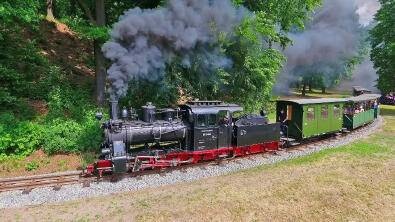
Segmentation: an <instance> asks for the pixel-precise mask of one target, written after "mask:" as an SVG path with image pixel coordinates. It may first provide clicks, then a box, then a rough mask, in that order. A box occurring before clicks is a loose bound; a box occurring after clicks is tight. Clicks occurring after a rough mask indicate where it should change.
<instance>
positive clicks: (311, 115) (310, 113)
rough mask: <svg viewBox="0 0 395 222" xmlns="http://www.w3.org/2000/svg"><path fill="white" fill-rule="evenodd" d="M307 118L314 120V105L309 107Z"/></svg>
mask: <svg viewBox="0 0 395 222" xmlns="http://www.w3.org/2000/svg"><path fill="white" fill-rule="evenodd" d="M307 120H314V107H309V108H307Z"/></svg>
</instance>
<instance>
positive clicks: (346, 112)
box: [343, 105, 352, 115]
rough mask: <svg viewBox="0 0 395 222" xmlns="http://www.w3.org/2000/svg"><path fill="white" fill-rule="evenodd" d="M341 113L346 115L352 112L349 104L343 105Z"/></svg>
mask: <svg viewBox="0 0 395 222" xmlns="http://www.w3.org/2000/svg"><path fill="white" fill-rule="evenodd" d="M343 114H347V115H351V114H352V108H351V105H347V106H346V107H344V111H343Z"/></svg>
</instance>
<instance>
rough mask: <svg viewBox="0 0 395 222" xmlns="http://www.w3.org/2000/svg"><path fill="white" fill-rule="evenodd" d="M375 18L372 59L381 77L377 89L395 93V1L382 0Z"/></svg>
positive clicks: (372, 33) (372, 31)
mask: <svg viewBox="0 0 395 222" xmlns="http://www.w3.org/2000/svg"><path fill="white" fill-rule="evenodd" d="M380 3H381V9H380V10H379V11H378V12H377V14H376V16H375V21H376V22H377V25H376V26H375V27H374V28H373V29H372V30H371V32H370V34H371V36H372V51H371V55H370V56H371V59H372V61H373V63H374V67H375V68H377V69H378V70H377V74H378V75H379V79H378V84H377V88H379V89H380V90H381V92H382V93H390V92H395V16H394V15H395V1H394V0H380Z"/></svg>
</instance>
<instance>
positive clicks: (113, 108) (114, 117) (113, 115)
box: [110, 100, 118, 120]
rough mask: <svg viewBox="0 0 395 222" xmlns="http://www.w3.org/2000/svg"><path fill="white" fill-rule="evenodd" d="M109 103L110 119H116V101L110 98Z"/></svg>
mask: <svg viewBox="0 0 395 222" xmlns="http://www.w3.org/2000/svg"><path fill="white" fill-rule="evenodd" d="M110 103H111V119H112V120H118V101H117V100H112V101H110Z"/></svg>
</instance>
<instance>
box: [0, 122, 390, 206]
mask: <svg viewBox="0 0 395 222" xmlns="http://www.w3.org/2000/svg"><path fill="white" fill-rule="evenodd" d="M382 123H383V119H382V118H381V117H379V118H378V119H377V120H376V121H375V122H373V123H372V124H370V125H369V126H368V127H365V128H364V129H362V130H360V131H354V132H351V133H349V135H347V136H344V137H341V138H339V139H336V140H334V141H331V142H326V143H321V144H316V145H310V146H309V148H308V149H304V150H292V151H291V152H281V153H279V154H278V155H270V156H267V157H263V156H259V157H254V159H252V160H251V159H240V160H239V161H237V162H235V161H232V162H229V163H226V164H225V165H210V166H207V167H205V168H204V169H202V168H199V167H193V166H191V167H190V168H187V170H186V172H185V171H184V172H181V171H179V170H174V171H171V172H170V173H167V174H166V175H164V176H163V175H159V174H153V175H145V176H142V177H141V179H140V180H139V179H136V178H125V179H122V180H120V181H118V182H109V181H101V182H96V183H91V185H90V187H85V188H84V187H82V184H73V185H64V186H62V188H61V189H60V190H58V191H55V190H54V189H53V187H45V188H36V189H33V190H32V191H31V192H30V193H29V194H22V191H9V192H3V193H0V208H8V207H18V206H25V205H37V204H44V203H52V202H59V201H66V200H75V199H80V198H87V197H97V196H102V195H107V194H113V193H119V192H125V191H133V190H140V189H146V188H152V187H160V186H165V185H171V184H178V183H184V182H189V181H194V180H199V179H203V178H208V177H215V176H221V175H225V174H229V173H232V172H236V171H239V170H244V169H249V168H253V167H257V166H263V165H266V164H272V163H276V162H279V161H284V160H289V159H294V158H298V157H300V156H303V155H307V154H311V153H315V152H319V151H321V150H324V149H331V148H336V147H340V146H344V145H347V144H349V143H351V142H354V141H355V140H358V139H360V138H362V137H363V136H366V135H368V134H370V133H372V132H373V131H375V130H376V129H377V128H378V127H380V126H381V125H382Z"/></svg>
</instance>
